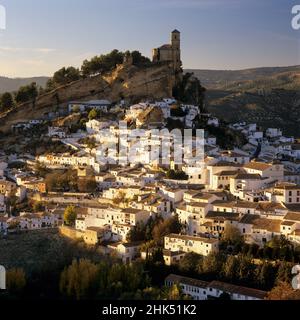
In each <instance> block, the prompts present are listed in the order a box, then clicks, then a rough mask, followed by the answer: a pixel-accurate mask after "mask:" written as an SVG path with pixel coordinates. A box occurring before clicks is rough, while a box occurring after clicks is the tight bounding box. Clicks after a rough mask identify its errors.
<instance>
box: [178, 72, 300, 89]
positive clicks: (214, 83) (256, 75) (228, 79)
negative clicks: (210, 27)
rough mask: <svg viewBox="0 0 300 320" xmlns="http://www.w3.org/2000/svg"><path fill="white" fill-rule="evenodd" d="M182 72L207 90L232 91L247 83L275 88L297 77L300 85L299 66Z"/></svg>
mask: <svg viewBox="0 0 300 320" xmlns="http://www.w3.org/2000/svg"><path fill="white" fill-rule="evenodd" d="M184 71H185V72H193V73H194V74H195V76H196V77H198V79H199V80H200V81H201V83H202V84H203V85H204V86H205V87H206V88H207V89H221V90H224V89H232V87H237V86H241V85H245V84H247V83H248V82H249V81H250V82H251V81H254V82H256V84H257V85H259V84H261V83H263V85H264V86H266V85H267V86H273V85H275V86H276V85H282V84H284V83H289V82H290V81H292V82H293V80H294V79H293V77H294V76H296V77H297V76H298V84H300V81H299V76H300V66H290V67H267V68H253V69H244V70H205V69H203V70H201V69H185V70H184ZM261 81H262V82H261ZM268 81H269V83H268ZM274 81H275V82H274ZM276 82H277V83H276Z"/></svg>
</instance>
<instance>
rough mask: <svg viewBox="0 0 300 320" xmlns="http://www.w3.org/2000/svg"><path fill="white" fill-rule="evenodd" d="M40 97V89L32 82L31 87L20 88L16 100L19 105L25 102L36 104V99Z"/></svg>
mask: <svg viewBox="0 0 300 320" xmlns="http://www.w3.org/2000/svg"><path fill="white" fill-rule="evenodd" d="M37 96H38V89H37V85H36V83H35V82H32V83H31V84H29V85H26V86H22V87H20V88H19V90H18V91H17V93H16V95H15V100H16V102H17V103H24V102H29V101H31V102H33V103H34V102H35V99H36V97H37Z"/></svg>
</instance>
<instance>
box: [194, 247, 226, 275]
mask: <svg viewBox="0 0 300 320" xmlns="http://www.w3.org/2000/svg"><path fill="white" fill-rule="evenodd" d="M224 260H225V259H224V256H223V255H222V254H221V253H216V252H211V253H210V254H209V255H207V256H206V257H204V258H203V260H202V263H201V264H199V266H198V271H199V273H206V274H208V275H212V276H215V277H216V276H217V275H219V274H220V273H221V271H222V267H223V263H224Z"/></svg>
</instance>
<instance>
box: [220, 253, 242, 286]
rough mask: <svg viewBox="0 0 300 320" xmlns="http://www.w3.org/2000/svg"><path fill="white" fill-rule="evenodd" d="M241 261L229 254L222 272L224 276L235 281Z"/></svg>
mask: <svg viewBox="0 0 300 320" xmlns="http://www.w3.org/2000/svg"><path fill="white" fill-rule="evenodd" d="M238 267H239V263H238V260H237V258H236V257H235V256H228V257H227V259H226V261H225V263H224V265H223V270H222V273H223V275H224V277H225V278H226V279H227V280H228V281H229V282H231V281H233V280H234V279H236V277H237V273H238Z"/></svg>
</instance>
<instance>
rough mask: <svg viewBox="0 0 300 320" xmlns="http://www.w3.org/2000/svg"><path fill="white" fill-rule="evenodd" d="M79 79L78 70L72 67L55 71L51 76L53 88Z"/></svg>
mask: <svg viewBox="0 0 300 320" xmlns="http://www.w3.org/2000/svg"><path fill="white" fill-rule="evenodd" d="M79 79H80V72H79V70H78V69H76V68H74V67H67V68H65V67H63V68H61V69H59V70H58V71H56V72H55V73H54V75H53V78H52V81H53V85H54V87H56V86H60V85H65V84H68V83H70V82H73V81H76V80H79Z"/></svg>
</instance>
